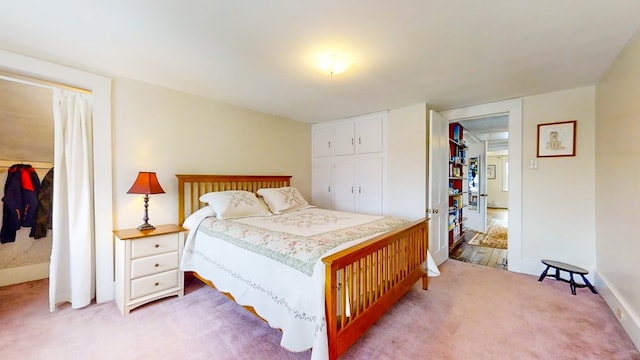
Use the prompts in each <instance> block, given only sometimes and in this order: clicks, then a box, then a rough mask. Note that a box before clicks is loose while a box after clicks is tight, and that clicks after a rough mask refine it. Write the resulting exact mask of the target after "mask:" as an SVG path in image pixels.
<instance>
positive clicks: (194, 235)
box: [176, 175, 428, 359]
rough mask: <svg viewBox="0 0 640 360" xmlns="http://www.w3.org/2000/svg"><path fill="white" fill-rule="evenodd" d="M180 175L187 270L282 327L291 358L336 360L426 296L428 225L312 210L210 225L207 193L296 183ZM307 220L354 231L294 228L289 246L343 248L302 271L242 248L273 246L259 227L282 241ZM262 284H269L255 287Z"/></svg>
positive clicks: (325, 254) (325, 253) (293, 262)
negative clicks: (415, 292) (404, 305)
mask: <svg viewBox="0 0 640 360" xmlns="http://www.w3.org/2000/svg"><path fill="white" fill-rule="evenodd" d="M176 176H177V178H178V194H179V195H178V223H179V224H184V222H185V220H187V221H188V222H191V227H192V228H193V229H192V230H191V231H190V232H189V235H188V236H187V243H186V244H185V252H184V254H183V262H182V264H181V268H182V270H184V271H193V272H194V274H195V275H196V276H197V277H198V278H199V279H201V280H202V281H204V282H205V283H207V284H208V285H209V286H212V287H215V288H217V289H218V290H220V291H221V292H223V293H225V295H227V296H228V297H229V298H230V299H232V300H234V301H236V302H238V303H239V304H240V305H242V306H244V307H245V308H247V309H248V310H249V311H251V312H252V313H254V314H256V315H257V316H259V317H261V318H263V319H264V320H266V321H267V322H268V323H269V324H270V326H271V327H274V328H278V329H281V330H282V332H283V337H282V342H281V345H282V346H283V347H285V348H287V349H289V350H291V351H304V350H307V349H309V348H312V359H326V358H329V359H336V358H337V357H338V356H339V355H341V354H342V353H344V352H345V351H346V350H347V349H348V348H349V347H350V346H351V345H352V344H353V343H354V342H355V341H356V340H357V339H358V338H359V337H360V336H361V335H362V334H363V333H364V332H365V331H366V330H367V329H368V328H369V327H370V326H371V325H373V323H374V322H375V321H376V320H377V319H379V318H380V317H381V316H382V315H383V314H384V313H385V311H386V310H387V309H389V308H390V307H391V306H392V305H393V304H394V303H395V302H396V301H397V300H398V299H399V298H400V297H402V296H403V295H404V294H405V293H406V292H407V291H408V290H409V289H410V288H411V287H412V286H413V285H414V284H415V283H416V282H418V281H419V280H422V288H423V289H424V290H426V289H427V285H428V277H427V273H426V261H427V256H428V255H427V238H428V237H427V226H426V219H421V220H418V221H414V222H406V221H403V222H397V223H394V221H397V220H398V219H387V217H384V218H381V217H371V216H369V217H367V216H366V215H359V214H350V213H335V212H329V211H328V210H325V209H318V208H315V207H309V208H304V209H301V210H299V211H291V212H283V213H282V214H278V215H272V216H271V214H269V216H264V217H261V216H256V217H250V218H240V219H233V220H219V219H216V216H215V215H214V216H211V214H208V213H207V214H206V218H205V215H202V214H201V213H204V212H206V211H209V210H208V209H209V206H207V203H206V202H202V201H201V197H202V196H203V195H204V194H215V195H220V194H219V192H224V193H233V192H237V191H247V192H251V193H256V192H258V191H259V190H260V189H273V190H275V189H280V188H289V187H290V179H291V177H290V176H247V175H240V176H232V175H176ZM261 191H268V190H261ZM296 191H297V190H296ZM263 194H265V193H263ZM265 199H266V197H265ZM267 208H269V207H267ZM218 211H220V210H218ZM198 217H199V218H198ZM301 217H304V219H305V221H309V219H318V218H322V219H325V218H327V219H331V222H336V221H337V222H344V223H345V224H347V225H348V226H347V227H345V228H344V229H339V230H332V231H326V229H324V228H322V227H321V226H324V223H323V224H320V225H318V224H314V225H313V226H316V225H317V226H320V227H319V228H318V229H319V230H317V231H316V230H309V229H307V227H309V226H310V225H308V224H306V223H305V224H306V225H305V226H306V227H305V229H303V230H300V229H298V230H296V231H298V232H296V231H293V230H292V234H293V235H289V238H287V239H285V240H283V242H284V243H285V247H286V245H287V244H288V243H293V242H297V241H299V240H300V239H303V240H302V241H307V240H306V239H307V237H305V236H307V235H308V234H307V232H312V231H315V232H317V233H318V234H320V235H321V236H325V235H326V234H332V238H331V239H330V240H331V241H333V240H334V239H336V238H344V239H346V240H344V241H342V242H341V243H340V244H339V245H337V246H335V247H332V248H331V249H330V250H329V251H326V248H325V249H324V250H314V249H311V250H309V253H313V254H315V255H314V256H315V257H314V258H311V257H310V258H305V261H307V262H306V263H305V262H304V261H301V262H299V263H298V262H296V261H297V259H295V258H294V259H293V260H291V259H289V260H286V261H285V260H282V259H279V258H277V256H279V255H278V254H276V255H273V254H271V257H269V256H267V255H270V253H273V252H274V251H273V250H268V251H267V250H264V251H263V253H262V254H261V253H259V252H255V251H254V250H255V249H253V247H254V245H247V243H248V240H246V241H247V243H246V242H245V239H250V238H252V237H253V238H256V237H258V236H264V237H265V239H266V238H269V239H271V238H272V236H271V235H270V234H266V235H264V234H263V233H262V230H260V231H258V230H256V229H258V227H257V226H262V225H260V224H266V223H269V224H275V225H270V226H275V230H274V231H275V232H276V233H280V232H283V233H284V231H283V230H282V229H284V227H286V226H288V225H287V224H289V223H290V222H296V223H299V222H300V221H301V220H300V219H301ZM195 218H198V219H197V220H194V219H195ZM373 218H376V219H375V221H373V220H372V219H373ZM378 218H381V219H378ZM336 219H338V220H336ZM323 221H324V220H323ZM205 222H206V223H208V224H207V225H206V226H205V225H204V224H205ZM193 224H197V225H193ZM232 224H233V225H232ZM256 224H257V225H256ZM231 226H234V227H233V228H231ZM313 226H311V227H313ZM236 227H238V228H236ZM372 229H377V230H375V231H374V230H372ZM381 229H382V231H383V232H380V231H381ZM222 231H230V233H229V234H228V233H226V232H222ZM287 231H288V230H287ZM233 232H235V235H233V234H231V233H233ZM356 238H357V239H356ZM230 239H232V240H230ZM363 239H364V240H363ZM257 241H258V242H261V241H262V240H260V239H258V240H257ZM264 241H266V240H264ZM269 241H271V240H269ZM302 241H300V242H302ZM323 241H324V240H323ZM323 241H321V243H322V244H325V242H323ZM331 241H326V243H327V244H329V243H331ZM325 245H326V244H325ZM327 246H328V245H327ZM332 246H333V245H332ZM284 251H285V252H286V249H285V250H284ZM318 254H320V256H319V255H318ZM294 255H296V254H294ZM292 257H294V256H292ZM232 259H233V260H232ZM274 259H276V260H278V261H276V260H274ZM309 259H311V260H309ZM313 259H317V260H316V261H312V260H313ZM231 261H233V263H231ZM236 261H237V262H238V263H239V264H236ZM296 264H297V265H296ZM309 264H311V265H309ZM265 274H267V276H264V275H265ZM260 276H262V277H264V279H262V280H256V279H258V277H260ZM265 299H266V300H268V301H263V300H265ZM267 302H268V303H267ZM274 309H275V310H274Z"/></svg>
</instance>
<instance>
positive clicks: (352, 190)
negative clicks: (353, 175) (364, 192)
mask: <svg viewBox="0 0 640 360" xmlns="http://www.w3.org/2000/svg"><path fill="white" fill-rule="evenodd" d="M351 193H352V194H353V186H352V187H351Z"/></svg>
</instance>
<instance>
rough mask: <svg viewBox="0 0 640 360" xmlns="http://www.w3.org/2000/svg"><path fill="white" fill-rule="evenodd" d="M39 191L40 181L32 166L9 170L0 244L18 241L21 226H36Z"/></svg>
mask: <svg viewBox="0 0 640 360" xmlns="http://www.w3.org/2000/svg"><path fill="white" fill-rule="evenodd" d="M39 191H40V179H38V174H36V171H35V169H34V168H33V167H32V166H31V165H26V164H15V165H12V166H11V167H10V168H9V170H7V181H6V183H5V185H4V197H3V198H2V202H3V208H2V210H3V212H2V229H0V243H7V242H14V241H16V231H18V229H20V227H21V226H24V227H33V226H34V225H35V221H36V209H37V207H38V192H39Z"/></svg>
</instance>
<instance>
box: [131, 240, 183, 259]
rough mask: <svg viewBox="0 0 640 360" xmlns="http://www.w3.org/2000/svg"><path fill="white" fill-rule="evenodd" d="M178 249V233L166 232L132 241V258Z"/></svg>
mask: <svg viewBox="0 0 640 360" xmlns="http://www.w3.org/2000/svg"><path fill="white" fill-rule="evenodd" d="M177 250H178V235H177V234H166V235H157V236H151V237H148V238H145V239H143V240H134V241H132V242H131V258H132V259H135V258H139V257H143V256H149V255H156V254H162V253H166V252H170V251H177Z"/></svg>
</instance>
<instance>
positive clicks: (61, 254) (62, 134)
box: [49, 89, 96, 312]
mask: <svg viewBox="0 0 640 360" xmlns="http://www.w3.org/2000/svg"><path fill="white" fill-rule="evenodd" d="M92 100H93V97H92V96H91V95H85V94H80V93H76V92H73V91H66V90H61V89H54V92H53V120H54V139H55V141H54V143H55V147H54V164H55V171H54V173H53V175H54V178H53V224H52V225H53V231H52V233H53V236H52V248H51V265H50V269H49V311H51V312H53V311H55V309H56V305H57V304H60V303H63V302H70V303H71V307H72V308H74V309H77V308H81V307H84V306H87V305H89V304H90V303H91V300H92V299H93V298H94V297H95V287H96V285H95V277H96V276H95V248H94V222H93V221H94V212H93V152H92V148H93V145H92V139H93V135H92V128H93V125H92V123H93V121H92V118H93V117H92Z"/></svg>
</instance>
